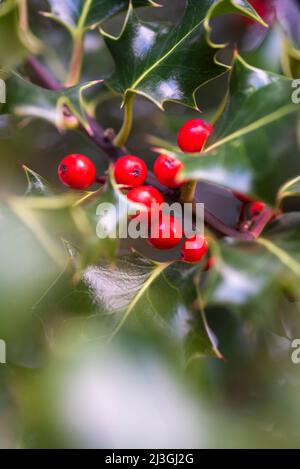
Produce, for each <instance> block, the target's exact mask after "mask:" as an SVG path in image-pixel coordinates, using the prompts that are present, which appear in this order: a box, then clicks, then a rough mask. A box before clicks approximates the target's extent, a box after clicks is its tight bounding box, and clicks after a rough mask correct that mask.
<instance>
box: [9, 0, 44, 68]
mask: <svg viewBox="0 0 300 469" xmlns="http://www.w3.org/2000/svg"><path fill="white" fill-rule="evenodd" d="M18 15H19V12H18V2H17V1H16V0H6V1H5V2H1V5H0V66H1V68H8V69H9V68H14V67H15V66H16V65H18V64H19V63H21V62H22V61H23V60H24V59H25V57H26V56H27V55H28V54H30V53H37V52H38V51H39V50H40V48H41V44H40V43H39V41H38V40H37V39H36V38H35V37H34V36H33V35H32V34H31V33H30V32H29V31H22V29H21V28H20V25H19V18H18Z"/></svg>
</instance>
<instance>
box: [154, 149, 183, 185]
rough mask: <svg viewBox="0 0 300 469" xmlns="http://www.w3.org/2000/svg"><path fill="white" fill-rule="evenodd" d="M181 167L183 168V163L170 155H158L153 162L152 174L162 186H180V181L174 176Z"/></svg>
mask: <svg viewBox="0 0 300 469" xmlns="http://www.w3.org/2000/svg"><path fill="white" fill-rule="evenodd" d="M181 169H183V163H181V161H179V160H178V159H177V158H175V157H174V156H170V155H159V157H158V158H157V160H156V162H155V164H154V174H155V176H156V178H157V180H158V181H159V182H160V183H161V184H162V185H163V186H167V187H171V188H174V189H175V188H176V187H180V186H181V183H178V182H177V181H176V177H177V175H178V173H179V171H180V170H181Z"/></svg>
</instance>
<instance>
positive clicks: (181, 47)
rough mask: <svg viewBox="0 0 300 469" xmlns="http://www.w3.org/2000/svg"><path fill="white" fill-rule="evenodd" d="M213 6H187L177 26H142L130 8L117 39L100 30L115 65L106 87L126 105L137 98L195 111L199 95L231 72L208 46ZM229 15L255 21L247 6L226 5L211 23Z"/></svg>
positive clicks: (207, 0)
mask: <svg viewBox="0 0 300 469" xmlns="http://www.w3.org/2000/svg"><path fill="white" fill-rule="evenodd" d="M212 5H213V0H203V1H201V2H198V1H194V0H188V1H187V3H186V9H185V13H184V15H183V18H182V19H181V20H180V22H179V23H178V24H177V25H176V26H174V25H170V24H163V25H162V24H161V23H159V24H158V23H146V22H143V21H141V20H140V19H139V18H138V16H137V15H136V14H135V12H134V11H133V8H132V7H131V6H130V8H129V11H128V14H127V17H126V20H125V24H124V26H123V29H122V32H121V34H120V35H119V36H118V37H113V36H111V35H109V34H107V33H106V32H104V31H103V30H101V33H102V36H103V39H104V41H105V43H106V45H107V47H108V49H109V50H110V52H111V55H112V57H113V59H114V62H115V71H114V73H113V75H112V76H111V77H110V79H109V80H108V81H107V82H106V84H107V85H108V86H109V88H111V89H112V90H113V91H115V92H117V93H119V94H121V95H122V96H123V98H124V100H126V97H127V95H128V94H132V93H135V94H140V95H142V96H145V97H146V98H148V99H150V100H151V101H153V102H154V103H155V104H156V105H157V106H158V107H160V108H163V106H164V103H165V102H166V101H174V102H179V103H181V104H185V105H186V106H190V107H193V108H197V104H196V101H195V92H196V90H197V89H198V88H199V87H201V86H202V85H204V84H205V83H207V82H208V81H210V80H212V79H213V78H216V77H217V76H219V75H221V74H222V73H225V72H226V70H227V67H225V66H224V65H221V64H220V63H219V62H218V61H217V59H216V50H215V48H214V47H211V46H210V45H209V44H208V42H207V40H206V31H205V28H204V20H205V19H206V18H207V14H208V12H209V11H210V10H209V9H210V7H212ZM228 11H230V12H232V11H236V12H239V13H241V12H243V13H244V14H245V15H250V16H251V17H253V15H254V16H255V10H253V9H252V8H251V7H250V6H249V4H248V3H247V2H243V1H242V2H240V3H239V6H237V3H233V2H232V1H229V0H222V1H221V2H218V4H217V6H216V8H213V10H212V11H210V18H211V17H213V16H215V15H216V14H218V13H219V12H221V13H225V12H228ZM256 17H257V15H256ZM208 24H209V23H208Z"/></svg>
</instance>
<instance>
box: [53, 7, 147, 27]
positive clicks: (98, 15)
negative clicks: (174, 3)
mask: <svg viewBox="0 0 300 469" xmlns="http://www.w3.org/2000/svg"><path fill="white" fill-rule="evenodd" d="M48 3H49V5H50V8H51V12H50V13H47V12H44V15H45V16H47V17H48V18H52V19H54V20H55V21H58V22H60V23H62V24H63V25H64V26H65V27H67V28H68V29H69V30H70V31H71V32H72V31H78V30H85V29H89V28H95V27H96V26H98V25H99V24H101V23H103V21H105V20H108V19H109V18H112V17H113V16H115V15H117V14H118V13H121V12H122V11H125V10H127V9H128V7H129V3H130V0H76V1H74V0H65V1H63V2H61V1H60V0H48ZM132 4H133V6H134V7H143V6H155V3H154V2H153V1H151V0H133V2H132Z"/></svg>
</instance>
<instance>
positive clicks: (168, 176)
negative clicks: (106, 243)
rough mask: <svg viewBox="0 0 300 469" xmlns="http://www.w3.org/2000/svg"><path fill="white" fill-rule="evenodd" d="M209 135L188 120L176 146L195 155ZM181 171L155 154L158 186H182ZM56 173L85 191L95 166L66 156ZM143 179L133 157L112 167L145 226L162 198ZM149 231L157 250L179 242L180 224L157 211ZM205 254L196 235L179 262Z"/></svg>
mask: <svg viewBox="0 0 300 469" xmlns="http://www.w3.org/2000/svg"><path fill="white" fill-rule="evenodd" d="M212 132H213V126H212V125H211V124H209V123H207V122H205V121H203V120H202V119H191V120H189V121H188V122H186V123H185V124H184V125H183V127H181V129H180V130H179V133H178V146H179V148H180V149H181V150H182V151H183V152H185V153H199V152H201V151H202V149H203V147H204V145H205V143H206V141H207V139H208V137H209V136H210V135H211V133H212ZM182 169H183V163H182V162H181V161H180V160H179V159H177V158H176V157H174V156H171V155H163V154H162V155H159V156H158V158H157V159H156V161H155V164H154V174H155V176H156V178H157V180H158V181H159V182H160V184H162V185H164V186H166V187H169V188H173V189H174V188H178V187H179V186H180V185H181V184H182V183H180V182H178V180H177V177H178V174H179V172H180V171H181V170H182ZM58 174H59V178H60V180H61V181H62V183H63V184H65V185H66V186H68V187H70V188H72V189H78V190H87V189H88V188H89V187H91V186H92V185H93V184H94V183H95V181H96V168H95V165H94V164H93V162H92V161H91V160H90V159H89V158H87V157H86V156H83V155H79V154H72V155H69V156H66V157H65V158H64V159H63V160H62V162H61V163H60V165H59V168H58ZM147 176H148V169H147V166H146V164H145V162H144V161H143V160H141V159H140V158H138V157H137V156H133V155H126V156H124V157H122V158H120V159H119V160H118V161H117V162H116V164H115V168H114V177H115V180H116V182H117V184H118V185H119V186H121V188H122V189H123V190H126V191H127V198H128V200H130V201H131V202H133V203H135V204H139V205H140V206H142V207H143V208H142V209H141V211H140V213H141V214H142V215H145V218H144V220H145V222H147V223H148V224H149V222H151V218H152V207H153V206H154V204H155V207H158V206H161V205H162V204H163V203H164V202H165V199H164V196H163V195H162V194H161V192H160V191H158V190H157V189H156V188H155V187H153V186H149V185H145V183H146V180H147ZM263 209H264V206H263V204H262V203H260V202H257V203H254V204H253V207H251V214H252V215H253V216H256V215H257V214H258V212H261V211H262V210H263ZM151 228H152V229H151V234H149V242H150V244H151V245H152V246H154V247H155V248H157V249H172V248H175V247H177V246H178V245H179V244H180V243H181V242H182V240H183V236H184V233H183V227H182V224H181V222H180V221H179V220H178V219H176V218H175V217H174V216H172V215H164V214H163V213H162V212H161V211H159V216H158V226H154V227H153V226H152V227H151ZM153 233H155V236H154V235H153ZM207 252H208V243H207V240H206V239H205V238H203V237H202V236H200V235H196V236H194V237H193V238H189V239H186V240H185V241H184V243H183V246H182V259H183V260H184V261H186V262H200V261H201V260H202V259H203V258H204V256H205V255H206V254H207ZM211 263H213V260H212V259H210V260H209V262H208V266H207V268H208V269H209V268H210V267H211V266H212V265H211Z"/></svg>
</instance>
